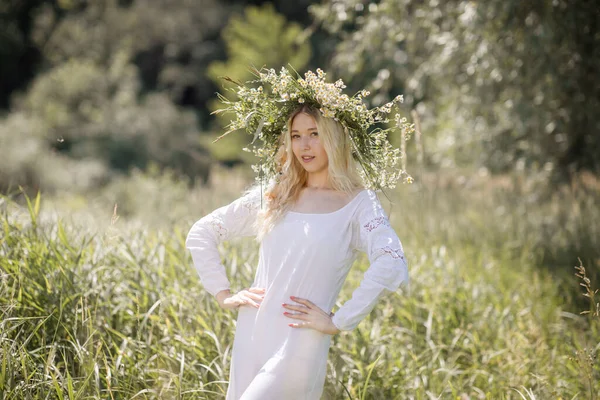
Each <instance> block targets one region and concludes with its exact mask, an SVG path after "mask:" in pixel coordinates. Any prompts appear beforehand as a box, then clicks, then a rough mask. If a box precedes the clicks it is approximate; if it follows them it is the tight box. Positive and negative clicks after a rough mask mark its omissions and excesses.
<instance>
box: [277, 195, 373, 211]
mask: <svg viewBox="0 0 600 400" xmlns="http://www.w3.org/2000/svg"><path fill="white" fill-rule="evenodd" d="M366 191H367V189H363V190H361V191H360V192H358V194H357V195H356V196H354V198H353V199H352V200H350V201H349V202H348V203H346V204H345V205H344V206H343V207H341V208H338V209H337V210H335V211H332V212H328V213H303V212H298V211H291V210H290V211H288V213H291V214H298V215H332V214H337V213H339V212H340V211H342V210H344V209H345V208H348V207H349V206H350V204H352V203H353V202H354V201H355V200H356V199H357V198H359V197H360V195H361V194H362V193H363V192H366Z"/></svg>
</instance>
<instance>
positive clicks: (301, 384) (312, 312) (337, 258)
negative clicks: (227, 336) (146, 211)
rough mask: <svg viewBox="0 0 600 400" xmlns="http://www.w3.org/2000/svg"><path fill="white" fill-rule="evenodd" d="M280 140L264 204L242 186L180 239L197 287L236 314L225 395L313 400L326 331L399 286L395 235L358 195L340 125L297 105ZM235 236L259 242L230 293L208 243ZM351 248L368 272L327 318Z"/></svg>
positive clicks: (346, 323)
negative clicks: (247, 273) (248, 275)
mask: <svg viewBox="0 0 600 400" xmlns="http://www.w3.org/2000/svg"><path fill="white" fill-rule="evenodd" d="M280 143H281V147H280V151H279V152H278V154H277V159H278V162H279V165H280V166H281V174H280V176H279V178H278V180H277V181H276V182H275V181H272V183H271V185H270V186H269V187H268V188H267V190H265V194H264V197H263V198H262V199H261V195H260V193H261V190H260V187H259V188H255V189H252V190H250V191H248V192H247V193H246V195H244V196H243V197H241V198H239V199H237V200H236V201H234V202H233V203H231V204H229V205H227V206H224V207H221V208H219V209H217V210H215V211H213V212H212V213H211V214H209V215H207V216H205V217H203V218H202V219H200V220H199V221H197V222H196V223H195V224H194V225H193V227H192V228H191V230H190V232H189V235H188V237H187V241H186V246H187V248H188V249H189V250H190V251H191V253H192V258H193V261H194V265H195V267H196V269H197V271H198V273H199V275H200V278H201V280H202V283H203V284H204V287H205V288H206V290H207V291H208V292H209V293H210V294H212V295H214V296H215V297H216V299H217V301H218V302H219V305H220V306H221V307H223V308H228V309H233V308H236V309H238V317H237V326H236V331H235V339H234V343H233V352H232V359H231V368H230V377H229V379H230V380H229V388H228V391H227V400H238V399H242V400H269V399H286V400H294V399H319V398H320V397H321V394H322V392H323V386H324V382H325V376H326V369H327V355H328V351H329V347H330V341H331V337H332V335H335V334H337V333H339V332H340V331H350V330H353V329H354V328H355V327H356V326H357V325H358V323H359V322H360V321H361V320H362V319H363V318H365V316H367V315H368V314H369V313H370V311H371V310H372V309H373V307H374V306H375V305H376V303H377V302H378V300H379V299H380V298H381V296H382V295H384V294H386V293H390V292H394V291H396V290H397V289H398V287H399V286H400V284H401V283H407V282H408V270H407V264H406V261H405V259H404V253H403V250H402V245H401V243H400V240H399V239H398V236H397V235H396V233H395V232H394V230H393V229H392V227H391V226H390V224H389V222H388V218H387V216H386V214H385V212H384V210H383V208H382V206H381V203H380V202H379V200H378V198H377V196H376V194H375V192H374V191H372V190H366V189H364V186H363V184H362V182H361V178H360V176H359V175H358V173H357V164H356V163H355V162H354V160H353V158H352V157H351V143H350V139H349V138H348V135H347V133H346V132H345V130H344V128H343V126H342V125H341V124H340V123H339V122H337V121H336V120H334V119H333V118H330V117H324V116H323V115H322V113H321V112H320V111H319V110H316V109H314V108H311V107H308V106H303V105H301V106H300V107H299V108H298V109H296V110H295V111H294V112H293V113H292V114H291V115H290V116H289V118H288V121H287V130H286V132H284V133H282V134H281V142H280ZM261 200H262V201H261ZM261 203H262V204H263V205H264V206H263V207H262V208H261ZM236 236H254V237H257V238H258V240H259V241H260V250H259V262H258V267H257V270H256V276H255V279H254V282H253V283H252V285H251V287H250V288H248V289H244V290H241V291H239V292H238V293H231V292H230V291H229V287H230V285H229V280H228V278H227V276H226V273H225V269H224V267H223V266H222V265H221V261H220V256H219V254H218V252H217V245H218V244H219V243H220V242H221V241H224V240H228V239H231V238H232V237H236ZM359 252H364V253H366V254H367V255H368V258H369V261H370V267H369V268H368V270H367V271H366V273H365V274H364V278H363V280H362V282H361V283H360V286H359V287H358V288H356V289H355V291H354V292H353V294H352V298H351V299H350V300H348V301H346V302H345V303H344V304H343V305H342V307H341V308H340V309H339V310H338V311H337V312H336V313H335V314H333V313H331V312H330V311H331V309H332V307H333V306H334V305H335V302H336V299H337V296H338V293H339V291H340V289H341V287H342V285H343V283H344V281H345V279H346V276H347V274H348V272H349V269H350V267H351V266H352V264H353V262H354V260H355V259H356V257H357V255H358V253H359Z"/></svg>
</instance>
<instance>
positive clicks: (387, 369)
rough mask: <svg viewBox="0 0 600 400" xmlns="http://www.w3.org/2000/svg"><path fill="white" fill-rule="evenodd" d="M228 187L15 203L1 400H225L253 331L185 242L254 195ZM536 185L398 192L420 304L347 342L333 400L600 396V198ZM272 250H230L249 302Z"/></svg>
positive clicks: (4, 258)
mask: <svg viewBox="0 0 600 400" xmlns="http://www.w3.org/2000/svg"><path fill="white" fill-rule="evenodd" d="M226 179H227V177H226V176H225V175H222V176H220V178H219V180H218V182H215V186H214V187H213V188H199V189H195V190H192V191H188V190H187V189H184V187H182V186H181V185H178V184H175V183H173V184H172V185H171V183H169V181H170V178H157V177H147V178H146V177H144V176H141V175H140V176H138V177H136V178H134V180H132V181H131V182H130V183H129V184H127V183H126V182H123V183H122V184H120V185H121V186H117V185H115V186H113V187H112V189H113V191H115V192H116V191H118V193H120V194H119V198H120V199H124V200H123V201H128V200H127V199H130V200H129V204H128V205H125V204H123V207H120V206H118V207H117V209H116V213H117V215H113V213H114V211H115V209H114V203H115V202H117V203H118V204H121V203H122V202H121V201H116V198H115V197H112V196H114V193H111V192H104V193H102V194H101V196H99V197H97V198H96V199H95V200H94V201H90V202H89V203H88V205H89V206H88V207H87V208H86V207H80V208H78V209H76V208H73V207H70V206H69V205H66V203H70V202H72V201H73V199H75V198H76V197H70V198H69V197H66V196H63V197H61V198H48V199H46V198H45V197H44V195H42V196H40V197H32V198H29V199H28V201H21V202H20V205H18V204H16V203H14V202H12V201H11V200H9V199H8V198H6V197H5V198H2V200H1V201H2V203H1V204H2V205H1V209H2V210H3V216H2V226H1V233H0V315H1V319H0V398H3V399H27V398H31V399H38V398H40V399H42V398H43V399H46V398H50V399H63V398H64V399H84V398H85V399H87V398H98V399H131V398H136V399H202V398H206V399H219V398H221V399H222V398H224V394H225V391H226V388H227V378H228V371H229V370H228V367H229V361H230V356H231V346H232V343H233V332H234V328H235V317H236V314H235V312H232V311H225V310H222V309H220V308H219V307H218V305H217V303H216V302H215V301H214V300H213V299H212V298H211V297H210V296H209V295H207V294H206V292H205V291H204V290H203V288H202V286H201V284H200V282H199V279H198V277H197V276H196V272H195V270H194V269H193V266H192V264H191V259H190V257H189V255H188V252H187V250H186V249H185V247H184V240H185V234H186V233H187V230H188V229H189V227H190V226H191V224H192V223H193V222H194V221H195V219H197V218H200V217H201V216H203V215H204V214H205V213H207V212H210V211H211V210H212V209H214V208H216V207H218V206H220V205H224V204H226V203H228V202H229V201H232V200H233V199H234V198H235V197H236V196H237V195H239V193H241V189H242V188H243V186H244V182H246V181H244V180H243V179H240V178H239V177H232V178H231V180H230V181H227V180H226ZM586 179H587V178H586ZM157 182H158V183H157ZM528 184H529V183H527V182H521V181H519V179H518V178H513V179H509V180H508V181H506V182H492V181H491V180H488V179H482V180H475V179H473V180H471V181H470V180H466V181H462V182H461V181H460V180H452V181H448V182H444V181H443V180H441V178H439V177H430V178H427V179H425V178H423V179H422V180H420V181H419V182H418V183H417V184H414V185H413V186H407V187H403V188H401V190H400V191H398V192H396V193H391V197H392V199H393V200H394V202H395V204H394V206H393V207H392V208H390V205H389V203H387V202H386V201H385V197H382V201H383V203H384V206H385V207H386V210H388V212H389V211H391V221H392V224H393V225H394V227H395V228H396V231H397V232H398V234H399V236H400V238H401V240H402V242H403V245H404V247H405V251H406V255H407V258H408V260H409V266H410V274H411V278H412V282H411V287H410V292H409V293H400V292H399V293H397V294H393V295H390V296H388V297H386V298H385V299H384V300H382V302H381V303H380V305H379V306H378V307H377V308H376V309H375V310H374V311H373V313H372V314H371V315H370V316H369V317H367V318H366V319H365V320H364V321H363V322H362V323H361V324H360V325H359V327H358V328H357V329H356V330H355V331H352V332H350V333H343V334H341V335H336V336H334V338H333V341H332V348H331V350H330V354H329V361H328V362H329V368H328V375H327V382H326V386H325V392H324V397H323V398H326V399H343V398H352V399H405V398H406V399H437V398H440V399H446V398H452V399H521V398H526V399H534V398H535V399H548V398H563V399H573V398H577V399H596V398H597V397H598V391H599V390H600V383H599V381H600V363H599V362H598V360H597V358H595V357H597V354H598V351H599V348H598V347H599V346H600V343H599V342H600V340H599V337H600V317H598V315H597V314H595V313H594V310H597V309H595V308H594V307H597V305H595V303H597V302H598V295H597V294H596V295H595V296H596V297H594V294H595V290H596V288H598V286H599V285H598V284H597V283H596V282H597V279H598V276H599V274H598V269H599V268H598V267H599V265H600V264H598V263H599V262H600V253H599V250H598V244H599V243H600V241H599V231H598V229H599V228H598V226H599V224H598V223H597V222H598V221H600V210H598V209H597V207H596V206H595V205H596V204H598V201H599V200H600V189H599V188H598V186H594V185H597V183H595V181H593V182H591V183H590V182H584V181H583V180H582V181H579V183H578V184H579V185H580V186H571V187H570V188H561V189H556V190H554V191H547V190H546V191H544V190H543V189H541V188H539V187H528V186H527V185H528ZM169 188H172V190H171V191H169ZM117 189H118V190H117ZM128 190H131V194H130V195H128V194H127V193H128ZM140 192H142V193H141V194H140ZM135 193H138V195H137V196H138V197H136V196H135V195H133V194H135ZM167 193H168V194H167ZM162 194H165V195H164V197H163V200H161V201H160V202H159V199H153V198H152V196H161V195H162ZM164 199H168V201H164ZM147 204H151V205H147ZM126 207H128V208H127V213H125V215H119V210H120V209H121V208H123V209H125V208H126ZM53 210H56V211H53ZM69 210H73V211H72V212H69ZM88 214H91V215H88ZM117 217H118V218H117ZM161 220H162V222H163V224H162V225H161V224H160V221H161ZM145 221H151V222H149V223H145ZM256 250H257V249H256V246H255V244H254V243H253V242H252V241H251V240H246V239H244V240H235V241H232V242H230V243H226V244H224V245H222V246H221V249H220V251H221V254H223V256H224V257H223V259H224V263H225V265H226V267H227V270H228V274H229V276H230V278H231V280H232V284H233V289H234V290H235V289H239V288H242V287H245V286H247V285H248V284H249V283H251V282H252V278H253V276H254V266H255V265H256V263H257V251H256ZM578 257H580V258H581V260H582V262H581V264H580V262H579V261H578V259H577V258H578ZM575 266H577V267H578V269H577V270H575V269H574V267H575ZM366 267H367V264H366V260H365V258H364V257H363V258H362V259H361V260H360V263H359V264H358V265H357V266H356V267H355V268H354V269H353V270H352V271H351V273H350V275H349V278H348V281H347V282H346V284H345V286H344V289H343V291H342V294H341V297H340V302H339V303H338V305H340V304H342V303H343V301H344V300H345V299H347V298H349V296H350V294H351V292H352V290H353V288H354V287H356V285H357V284H358V282H359V281H360V279H361V277H362V271H364V269H365V268H366ZM576 273H577V276H576V275H575V274H576ZM585 279H587V281H586V280H585ZM580 283H584V284H585V285H584V286H583V287H582V286H580ZM586 285H587V286H586ZM586 294H587V297H586V296H585V295H586ZM581 311H590V312H589V313H587V314H580V312H581Z"/></svg>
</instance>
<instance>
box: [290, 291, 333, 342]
mask: <svg viewBox="0 0 600 400" xmlns="http://www.w3.org/2000/svg"><path fill="white" fill-rule="evenodd" d="M290 299H292V300H293V301H295V302H296V303H300V304H301V305H297V304H287V303H283V304H282V306H283V307H284V308H286V309H288V310H293V311H297V312H296V313H289V312H284V313H283V314H284V315H285V316H286V317H289V318H293V319H296V320H298V321H297V322H295V323H291V324H289V325H290V326H291V327H292V328H311V329H314V330H317V331H319V332H322V333H325V334H328V335H335V334H336V333H339V332H340V330H339V329H338V328H337V327H336V326H335V325H334V324H333V322H331V316H332V315H331V314H329V313H328V312H326V311H323V310H322V309H321V308H319V307H318V306H316V305H315V304H314V303H313V302H312V301H310V300H306V299H301V298H300V297H294V296H290Z"/></svg>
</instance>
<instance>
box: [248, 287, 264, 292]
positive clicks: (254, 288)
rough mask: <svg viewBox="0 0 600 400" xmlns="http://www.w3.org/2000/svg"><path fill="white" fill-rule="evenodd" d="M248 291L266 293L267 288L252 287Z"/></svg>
mask: <svg viewBox="0 0 600 400" xmlns="http://www.w3.org/2000/svg"><path fill="white" fill-rule="evenodd" d="M248 291H250V292H253V293H264V292H266V290H265V289H264V288H257V287H251V288H250V289H248Z"/></svg>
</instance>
